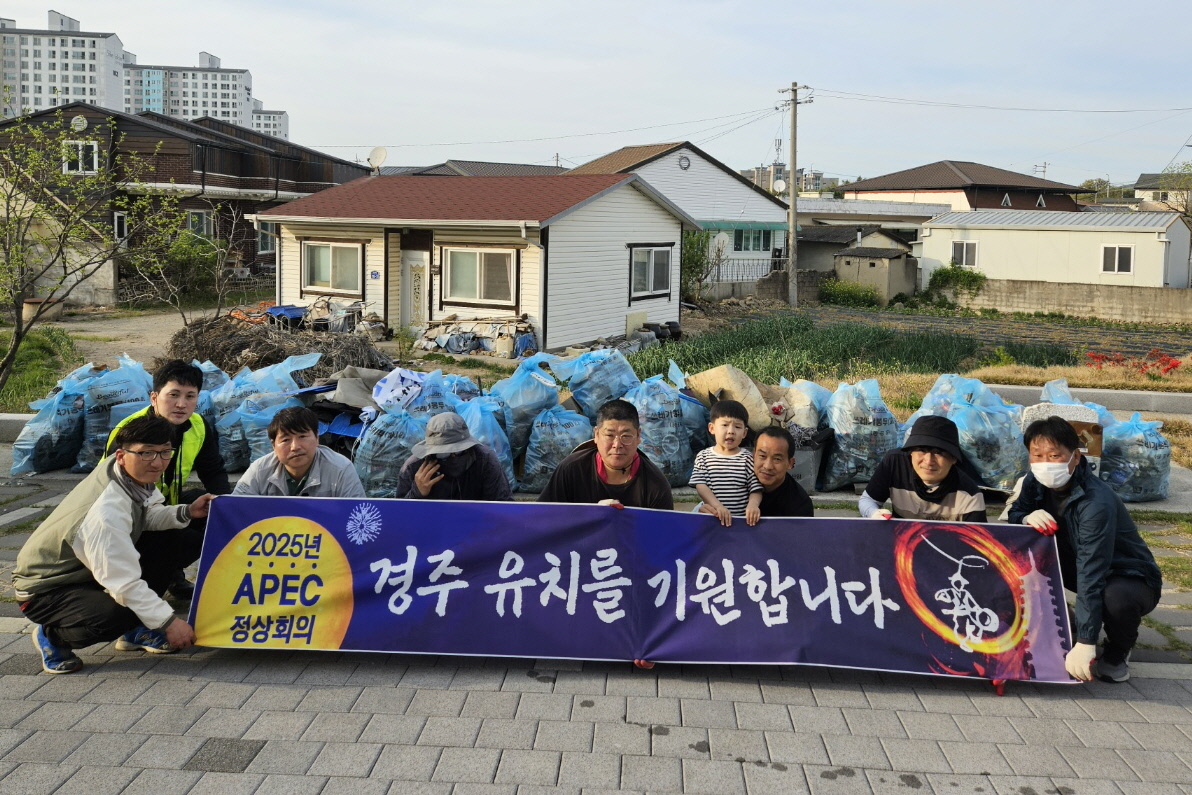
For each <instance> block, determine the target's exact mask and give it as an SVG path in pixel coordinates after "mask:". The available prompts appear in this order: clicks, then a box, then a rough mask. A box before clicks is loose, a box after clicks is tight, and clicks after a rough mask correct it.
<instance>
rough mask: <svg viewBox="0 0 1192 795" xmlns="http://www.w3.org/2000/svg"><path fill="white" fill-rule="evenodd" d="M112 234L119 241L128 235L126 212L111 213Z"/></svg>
mask: <svg viewBox="0 0 1192 795" xmlns="http://www.w3.org/2000/svg"><path fill="white" fill-rule="evenodd" d="M112 235H113V236H114V237H115V238H116V240H118V241H121V242H122V241H123V240H124V239H125V238H127V237H128V215H127V214H126V213H112Z"/></svg>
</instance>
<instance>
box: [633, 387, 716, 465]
mask: <svg viewBox="0 0 1192 795" xmlns="http://www.w3.org/2000/svg"><path fill="white" fill-rule="evenodd" d="M625 399H626V400H628V401H629V402H630V403H632V404H633V406H634V407H635V408H636V409H637V417H638V421H639V422H640V423H641V436H642V439H641V445H640V448H639V449H641V451H642V452H644V453H645V454H646V456H647V457H648V458H649V459H650V460H651V461H653V462H654V464H655V465H656V466H657V467H658V468H659V469H661V470H662V474H664V475H666V480H667V482H668V483H670V484H671V485H672V486H686V485H687V483H688V482H690V480H691V469H692V466H693V464H694V461H695V456H694V454H693V452H692V450H691V445H690V444H689V443H688V440H689V435H688V433H687V426H686V425H684V423H683V397H682V395H680V394H679V390H678V389H676V388H675V387H674V386H672V385H671V384H668V383H667V382H666V381H665V380H663V377H662V376H660V375H655V376H650V377H649V378H647V379H646V380H645V381H642V382H641V384H639V385H638V386H637V387H636V388H635V389H631V390H630V391H629V394H627V395H625ZM704 427H705V428H706V427H707V426H706V425H705V426H704Z"/></svg>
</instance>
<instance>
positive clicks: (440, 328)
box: [414, 314, 538, 359]
mask: <svg viewBox="0 0 1192 795" xmlns="http://www.w3.org/2000/svg"><path fill="white" fill-rule="evenodd" d="M414 347H415V348H416V349H417V350H422V351H435V352H438V353H455V354H461V353H466V354H470V355H472V356H496V357H498V358H501V359H515V358H521V357H523V356H529V355H531V354H535V353H537V352H538V341H537V339H536V338H535V336H534V327H533V325H531V323H530V320H529V317H528V316H527V315H525V314H522V315H521V316H519V317H518V318H516V319H514V320H510V319H509V318H507V317H504V318H460V317H459V316H457V315H448V316H447V317H445V318H443V319H442V320H433V321H431V322H430V323H429V324H428V325H427V327H426V329H425V330H424V331H423V332H422V337H421V338H420V339H418V341H416V342H415V343H414Z"/></svg>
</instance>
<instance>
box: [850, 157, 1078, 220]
mask: <svg viewBox="0 0 1192 795" xmlns="http://www.w3.org/2000/svg"><path fill="white" fill-rule="evenodd" d="M841 189H842V190H843V191H844V198H845V199H871V200H886V201H898V202H925V203H932V204H949V205H951V207H952V210H953V211H962V210H979V209H1005V210H1060V211H1065V212H1075V211H1076V210H1078V209H1079V207H1078V206H1077V204H1076V200H1075V199H1074V198H1073V194H1077V193H1093V192H1094V191H1092V190H1091V189H1089V188H1082V187H1080V186H1078V185H1065V184H1063V183H1062V182H1053V181H1051V180H1049V179H1042V178H1041V177H1036V176H1034V175H1031V174H1019V173H1018V172H1015V171H1007V170H1006V169H1004V168H996V167H994V166H986V165H982V164H981V163H972V162H969V161H964V160H941V161H939V162H938V163H928V164H927V165H925V166H917V167H915V168H908V169H906V170H905V171H895V172H894V173H892V174H883V175H882V176H880V177H873V178H872V179H863V180H860V181H858V182H853V183H850V184H848V185H842V186H841Z"/></svg>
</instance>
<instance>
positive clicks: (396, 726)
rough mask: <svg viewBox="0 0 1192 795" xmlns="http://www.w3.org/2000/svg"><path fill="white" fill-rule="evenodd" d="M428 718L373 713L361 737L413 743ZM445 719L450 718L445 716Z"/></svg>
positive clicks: (373, 741) (364, 739) (365, 740)
mask: <svg viewBox="0 0 1192 795" xmlns="http://www.w3.org/2000/svg"><path fill="white" fill-rule="evenodd" d="M427 720H428V719H427V718H420V717H417V716H415V715H391V714H388V713H381V714H378V715H373V716H372V717H371V718H370V719H369V721H368V725H367V726H365V727H364V732H363V733H361V735H360V739H361V741H362V742H366V743H400V744H402V745H413V744H414V743H415V742H417V741H418V735H419V734H421V733H422V727H423V726H424V725H426V721H427ZM444 720H450V719H448V718H445V719H444Z"/></svg>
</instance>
